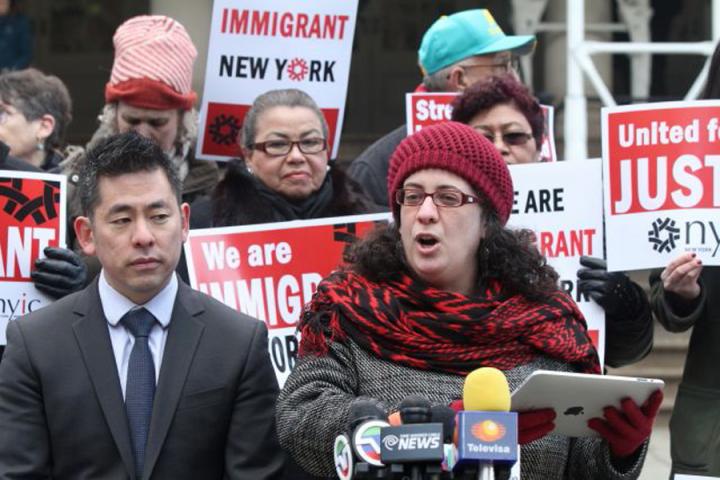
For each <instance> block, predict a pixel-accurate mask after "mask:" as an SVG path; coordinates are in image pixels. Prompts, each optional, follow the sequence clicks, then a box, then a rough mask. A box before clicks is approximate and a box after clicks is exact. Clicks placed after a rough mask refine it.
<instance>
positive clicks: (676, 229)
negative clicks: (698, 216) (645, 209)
mask: <svg viewBox="0 0 720 480" xmlns="http://www.w3.org/2000/svg"><path fill="white" fill-rule="evenodd" d="M676 223H677V222H676V221H675V220H673V219H671V218H669V217H666V218H658V219H656V220H655V221H653V223H652V226H651V229H650V230H649V231H648V242H650V244H652V247H653V250H655V251H656V252H658V253H670V252H672V251H674V250H675V249H676V248H677V246H678V243H679V242H681V243H683V244H684V247H683V250H684V251H685V252H695V253H709V254H711V255H712V256H713V257H714V256H716V255H717V253H718V249H720V228H718V227H716V225H715V222H712V221H707V220H692V221H690V220H688V221H685V222H684V223H683V225H682V227H681V226H677V225H676Z"/></svg>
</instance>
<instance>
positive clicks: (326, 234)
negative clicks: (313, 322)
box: [185, 213, 390, 386]
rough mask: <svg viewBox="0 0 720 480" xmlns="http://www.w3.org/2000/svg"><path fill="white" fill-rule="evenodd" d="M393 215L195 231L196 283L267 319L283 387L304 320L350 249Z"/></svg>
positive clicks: (190, 257)
mask: <svg viewBox="0 0 720 480" xmlns="http://www.w3.org/2000/svg"><path fill="white" fill-rule="evenodd" d="M389 219H390V214H389V213H387V214H386V213H383V214H372V215H355V216H347V217H333V218H323V219H317V220H301V221H293V222H282V223H268V224H262V225H250V226H241V227H222V228H214V229H203V230H191V231H190V235H189V238H188V240H187V242H185V258H186V259H187V264H188V274H189V277H190V284H191V285H192V287H193V288H195V289H197V290H200V291H201V292H203V293H206V294H208V295H211V296H212V297H214V298H216V299H217V300H220V301H221V302H223V303H225V304H226V305H228V306H230V307H232V308H235V309H236V310H238V311H241V312H243V313H246V314H248V315H250V316H252V317H255V318H258V319H260V320H263V321H264V322H265V323H266V324H267V326H268V331H269V348H270V357H271V359H272V363H273V366H274V368H275V373H276V374H277V377H278V382H279V383H280V385H281V386H282V385H283V384H284V383H285V380H286V379H287V376H288V375H289V374H290V371H291V370H292V368H293V367H294V365H295V359H296V356H297V348H298V339H297V337H296V336H295V330H296V328H297V322H298V320H299V318H300V313H301V311H302V308H303V305H305V304H306V303H307V302H308V301H310V299H311V298H312V295H313V293H315V289H316V288H317V285H318V283H320V280H322V279H323V278H324V277H326V276H327V275H329V274H330V273H331V272H332V271H333V270H335V269H336V268H337V266H338V265H339V264H340V262H341V260H342V253H343V250H344V249H345V247H346V246H347V245H348V244H349V243H350V242H352V241H354V240H356V239H357V238H359V237H362V236H363V235H364V234H365V233H367V232H368V231H369V230H371V229H372V228H373V227H374V226H375V224H376V223H377V222H386V221H388V220H389Z"/></svg>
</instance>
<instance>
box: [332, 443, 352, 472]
mask: <svg viewBox="0 0 720 480" xmlns="http://www.w3.org/2000/svg"><path fill="white" fill-rule="evenodd" d="M333 459H334V460H335V473H337V476H338V478H339V479H340V480H350V479H351V478H352V476H353V467H354V463H355V462H354V459H353V454H352V446H351V445H350V439H349V438H348V436H347V435H345V434H344V433H341V434H340V435H338V436H337V437H335V445H334V446H333Z"/></svg>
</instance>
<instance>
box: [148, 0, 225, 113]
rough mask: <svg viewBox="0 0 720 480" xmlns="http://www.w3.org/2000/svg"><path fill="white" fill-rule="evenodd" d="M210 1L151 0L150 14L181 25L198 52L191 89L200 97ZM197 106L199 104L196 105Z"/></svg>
mask: <svg viewBox="0 0 720 480" xmlns="http://www.w3.org/2000/svg"><path fill="white" fill-rule="evenodd" d="M212 3H213V2H212V0H192V1H188V0H181V1H178V0H151V1H150V12H151V13H153V14H160V15H167V16H169V17H172V18H174V19H176V20H177V21H179V22H180V23H182V24H183V25H184V26H185V28H186V29H187V31H188V33H189V34H190V37H191V38H192V40H193V42H194V43H195V47H196V48H197V50H198V58H197V60H196V61H195V71H194V74H193V88H194V89H195V91H196V92H197V94H198V97H201V96H202V92H203V82H204V79H205V61H206V59H207V55H206V54H207V48H208V40H209V35H210V18H211V16H212ZM198 105H199V103H198Z"/></svg>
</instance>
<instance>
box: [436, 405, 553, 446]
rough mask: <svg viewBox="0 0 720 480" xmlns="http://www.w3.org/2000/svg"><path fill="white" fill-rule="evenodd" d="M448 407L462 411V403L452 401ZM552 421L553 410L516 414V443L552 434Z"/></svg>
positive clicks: (523, 443)
mask: <svg viewBox="0 0 720 480" xmlns="http://www.w3.org/2000/svg"><path fill="white" fill-rule="evenodd" d="M449 407H450V408H452V409H453V410H455V413H457V412H459V411H462V410H463V401H462V400H459V399H458V400H453V401H452V402H450V405H449ZM553 420H555V410H553V409H552V408H543V409H541V410H528V411H526V412H518V443H519V444H520V445H525V444H526V443H530V442H533V441H535V440H537V439H539V438H542V437H544V436H545V435H547V434H548V433H550V432H552V431H553V430H554V429H555V424H554V423H553Z"/></svg>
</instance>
